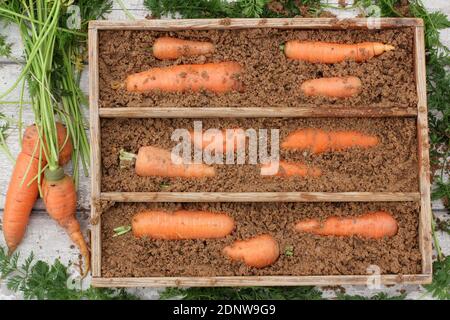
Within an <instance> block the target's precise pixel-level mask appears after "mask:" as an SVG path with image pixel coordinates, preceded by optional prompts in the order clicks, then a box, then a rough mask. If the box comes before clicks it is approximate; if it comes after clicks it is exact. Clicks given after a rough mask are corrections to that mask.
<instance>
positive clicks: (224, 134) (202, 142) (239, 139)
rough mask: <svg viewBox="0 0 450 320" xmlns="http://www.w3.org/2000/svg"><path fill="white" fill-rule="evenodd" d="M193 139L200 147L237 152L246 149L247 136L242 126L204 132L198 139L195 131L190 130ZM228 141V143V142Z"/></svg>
mask: <svg viewBox="0 0 450 320" xmlns="http://www.w3.org/2000/svg"><path fill="white" fill-rule="evenodd" d="M190 134H191V141H192V142H193V143H194V146H195V147H196V148H198V149H202V150H205V149H206V148H208V149H210V150H215V151H216V152H217V151H219V150H220V151H222V152H223V153H226V152H232V151H234V152H236V151H242V150H244V149H245V142H246V140H247V137H246V135H245V131H244V130H242V129H240V128H235V129H224V130H222V131H220V132H214V133H208V132H207V131H205V132H203V133H202V136H201V139H196V137H195V134H194V131H191V132H190ZM227 141H228V144H227Z"/></svg>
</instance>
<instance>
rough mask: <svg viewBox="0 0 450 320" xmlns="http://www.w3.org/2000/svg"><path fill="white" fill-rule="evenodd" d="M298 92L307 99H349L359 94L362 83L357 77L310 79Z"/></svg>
mask: <svg viewBox="0 0 450 320" xmlns="http://www.w3.org/2000/svg"><path fill="white" fill-rule="evenodd" d="M300 90H302V92H303V94H304V95H305V96H309V97H317V96H323V97H329V98H350V97H354V96H357V95H358V94H359V93H360V92H361V90H362V82H361V80H360V79H359V78H358V77H332V78H320V79H312V80H307V81H305V82H303V83H302V85H301V86H300Z"/></svg>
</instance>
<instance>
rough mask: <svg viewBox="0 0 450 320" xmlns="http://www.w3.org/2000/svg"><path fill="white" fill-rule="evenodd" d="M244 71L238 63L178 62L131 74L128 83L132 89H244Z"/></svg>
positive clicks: (144, 90) (139, 90)
mask: <svg viewBox="0 0 450 320" xmlns="http://www.w3.org/2000/svg"><path fill="white" fill-rule="evenodd" d="M241 72H242V68H241V66H240V65H239V64H238V63H236V62H219V63H205V64H190V65H176V66H169V67H162V68H152V69H150V70H148V71H144V72H140V73H135V74H131V75H129V76H128V77H127V79H126V81H125V86H126V89H127V90H128V91H130V92H149V91H155V90H157V91H163V92H184V91H194V92H196V91H201V90H205V91H211V92H215V93H224V92H229V91H241V90H242V89H243V87H242V84H241V82H240V81H239V79H238V76H239V74H240V73H241Z"/></svg>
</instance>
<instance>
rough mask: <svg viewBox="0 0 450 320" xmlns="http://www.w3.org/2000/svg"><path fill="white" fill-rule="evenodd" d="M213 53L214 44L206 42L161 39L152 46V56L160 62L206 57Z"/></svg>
mask: <svg viewBox="0 0 450 320" xmlns="http://www.w3.org/2000/svg"><path fill="white" fill-rule="evenodd" d="M213 52H214V44H212V43H211V42H206V41H192V40H183V39H177V38H172V37H161V38H158V39H156V40H155V43H154V44H153V55H154V56H155V57H156V58H157V59H160V60H165V59H178V58H180V57H190V56H199V55H206V54H209V53H213Z"/></svg>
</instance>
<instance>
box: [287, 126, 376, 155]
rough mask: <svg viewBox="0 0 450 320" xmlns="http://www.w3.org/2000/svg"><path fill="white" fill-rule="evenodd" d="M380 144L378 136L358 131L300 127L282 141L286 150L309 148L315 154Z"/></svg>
mask: <svg viewBox="0 0 450 320" xmlns="http://www.w3.org/2000/svg"><path fill="white" fill-rule="evenodd" d="M377 144H378V137H377V136H373V135H366V134H363V133H361V132H358V131H325V130H322V129H312V128H309V129H300V130H297V131H294V132H292V133H290V134H289V135H288V136H287V137H286V138H285V139H284V141H283V142H282V143H281V148H282V149H284V150H309V151H310V152H311V153H313V154H318V153H323V152H329V151H342V150H347V149H350V148H355V147H358V148H364V149H366V148H370V147H374V146H376V145H377Z"/></svg>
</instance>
